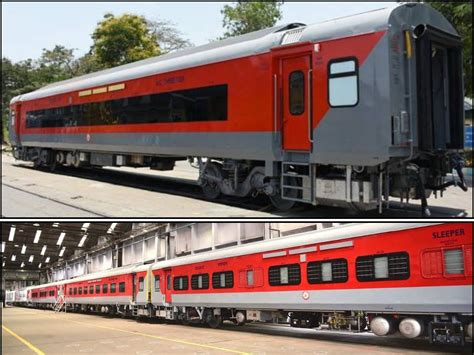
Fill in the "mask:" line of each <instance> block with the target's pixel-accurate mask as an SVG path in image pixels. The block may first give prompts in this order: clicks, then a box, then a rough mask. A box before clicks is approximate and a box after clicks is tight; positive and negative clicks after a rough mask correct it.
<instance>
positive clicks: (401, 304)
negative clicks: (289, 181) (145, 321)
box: [28, 223, 472, 344]
mask: <svg viewBox="0 0 474 355" xmlns="http://www.w3.org/2000/svg"><path fill="white" fill-rule="evenodd" d="M55 290H57V292H58V293H59V294H62V295H64V299H63V302H64V307H65V308H66V309H68V310H73V311H95V312H100V313H108V314H122V315H128V316H142V317H149V318H160V319H167V320H174V321H180V322H182V323H184V324H189V323H207V324H208V325H210V326H211V327H218V326H219V325H220V324H221V323H222V322H223V321H233V322H234V323H236V324H238V325H244V324H245V323H246V322H279V323H282V322H289V324H290V325H291V326H293V327H303V328H317V327H320V328H329V329H347V330H352V331H368V330H370V331H372V332H373V333H375V334H376V335H379V336H385V335H390V334H394V333H397V332H399V334H402V335H403V336H404V337H407V338H416V337H428V338H429V340H430V341H431V342H435V343H436V342H437V343H449V344H464V341H465V337H466V336H467V337H468V338H471V339H472V224H463V223H457V224H456V223H450V224H442V223H435V224H433V223H429V224H428V223H406V224H400V223H396V224H395V223H393V224H371V225H370V226H367V225H351V224H348V225H345V226H341V227H338V228H335V229H333V230H327V231H316V232H308V233H302V234H301V235H297V236H291V237H284V238H277V239H270V240H267V241H262V242H256V243H252V244H248V245H241V246H237V247H234V248H227V249H223V250H218V251H210V252H203V253H199V254H195V255H190V256H186V257H179V258H175V259H171V260H165V261H159V262H156V263H154V264H151V265H138V266H126V267H122V268H118V269H114V270H112V271H104V272H101V273H94V274H90V275H86V276H82V277H80V278H77V279H72V280H67V281H62V282H58V283H54V284H50V285H40V286H34V287H30V288H29V289H28V302H29V304H30V305H31V306H33V307H40V306H44V303H43V302H39V301H37V299H36V298H35V294H36V295H38V294H39V293H41V292H43V293H44V296H45V297H46V298H47V297H49V296H50V295H52V293H54V292H55ZM48 292H52V293H51V294H50V293H48ZM40 297H41V295H40ZM53 304H54V300H53V299H49V306H48V307H49V308H51V307H53Z"/></svg>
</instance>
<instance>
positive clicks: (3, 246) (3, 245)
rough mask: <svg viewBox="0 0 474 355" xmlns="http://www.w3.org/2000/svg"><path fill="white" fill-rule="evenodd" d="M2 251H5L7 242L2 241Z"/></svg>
mask: <svg viewBox="0 0 474 355" xmlns="http://www.w3.org/2000/svg"><path fill="white" fill-rule="evenodd" d="M2 253H5V242H2Z"/></svg>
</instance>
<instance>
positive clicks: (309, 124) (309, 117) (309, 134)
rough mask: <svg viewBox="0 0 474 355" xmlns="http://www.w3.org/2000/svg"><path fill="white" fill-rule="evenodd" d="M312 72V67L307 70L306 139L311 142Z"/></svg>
mask: <svg viewBox="0 0 474 355" xmlns="http://www.w3.org/2000/svg"><path fill="white" fill-rule="evenodd" d="M312 72H313V69H309V70H308V139H309V141H310V142H311V143H313V125H312V122H313V120H312V119H311V109H312V105H311V99H312V95H311V93H312V90H311V89H312V87H311V73H312Z"/></svg>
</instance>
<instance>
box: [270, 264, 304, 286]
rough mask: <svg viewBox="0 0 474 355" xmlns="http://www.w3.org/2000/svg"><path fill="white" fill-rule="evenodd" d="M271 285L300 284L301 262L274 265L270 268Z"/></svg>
mask: <svg viewBox="0 0 474 355" xmlns="http://www.w3.org/2000/svg"><path fill="white" fill-rule="evenodd" d="M268 283H269V284H270V286H282V285H299V284H300V283H301V270H300V266H299V264H291V265H280V266H272V267H270V268H269V269H268Z"/></svg>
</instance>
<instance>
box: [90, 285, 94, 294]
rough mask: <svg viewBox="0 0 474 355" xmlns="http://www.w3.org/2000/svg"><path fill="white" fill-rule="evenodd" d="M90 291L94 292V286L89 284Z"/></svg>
mask: <svg viewBox="0 0 474 355" xmlns="http://www.w3.org/2000/svg"><path fill="white" fill-rule="evenodd" d="M89 293H90V294H91V295H92V294H93V293H94V286H89Z"/></svg>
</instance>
